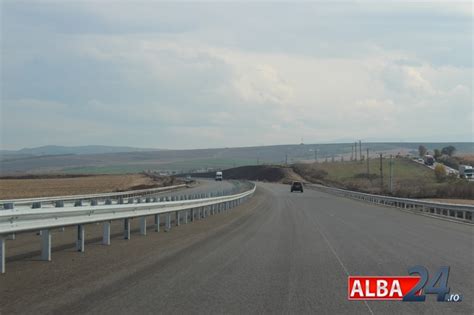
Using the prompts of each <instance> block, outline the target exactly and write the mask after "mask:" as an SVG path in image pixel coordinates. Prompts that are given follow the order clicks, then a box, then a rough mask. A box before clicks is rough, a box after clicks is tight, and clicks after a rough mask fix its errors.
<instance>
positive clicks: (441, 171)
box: [434, 164, 447, 182]
mask: <svg viewBox="0 0 474 315" xmlns="http://www.w3.org/2000/svg"><path fill="white" fill-rule="evenodd" d="M434 172H435V176H436V179H437V180H438V181H439V182H443V181H445V180H446V178H447V176H446V169H445V168H444V166H443V165H442V164H437V165H436V167H435V169H434Z"/></svg>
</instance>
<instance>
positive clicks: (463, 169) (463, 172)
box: [459, 165, 474, 179]
mask: <svg viewBox="0 0 474 315" xmlns="http://www.w3.org/2000/svg"><path fill="white" fill-rule="evenodd" d="M459 177H461V178H467V179H474V169H473V168H472V166H470V165H459Z"/></svg>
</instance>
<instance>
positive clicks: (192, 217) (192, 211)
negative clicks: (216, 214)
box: [191, 208, 194, 222]
mask: <svg viewBox="0 0 474 315" xmlns="http://www.w3.org/2000/svg"><path fill="white" fill-rule="evenodd" d="M191 222H194V208H192V209H191Z"/></svg>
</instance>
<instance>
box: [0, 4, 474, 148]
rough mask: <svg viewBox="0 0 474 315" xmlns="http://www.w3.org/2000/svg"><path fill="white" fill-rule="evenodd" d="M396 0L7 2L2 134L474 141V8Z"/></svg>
mask: <svg viewBox="0 0 474 315" xmlns="http://www.w3.org/2000/svg"><path fill="white" fill-rule="evenodd" d="M389 7H391V8H392V9H393V10H388V9H387V8H386V7H384V6H383V5H377V6H372V5H369V4H367V3H360V4H357V5H356V4H334V5H331V4H328V3H324V4H323V3H306V4H298V5H294V4H290V3H281V4H265V3H260V4H249V3H241V4H235V3H232V4H227V5H217V4H216V5H212V6H211V5H202V4H200V5H196V4H179V3H178V4H162V3H141V4H138V5H131V4H123V3H115V2H112V3H110V5H108V6H103V5H97V4H96V3H90V2H87V3H85V4H74V5H69V4H61V5H57V6H48V5H46V6H42V5H32V6H29V5H26V4H24V3H20V4H13V3H8V5H6V6H5V10H3V11H4V12H3V15H4V16H6V17H8V18H7V19H5V21H4V22H3V24H4V25H5V30H4V34H5V35H7V36H5V43H4V44H3V46H2V55H3V61H2V70H1V75H2V82H3V89H2V92H3V93H2V112H1V115H2V142H3V144H2V146H5V147H9V148H12V147H23V146H34V145H42V144H91V143H95V144H118V145H132V146H145V147H169V148H190V147H210V146H234V145H235V146H237V145H258V144H262V143H267V144H271V143H275V144H277V143H289V142H290V143H295V142H299V141H300V138H301V137H303V138H304V139H305V141H306V142H318V141H330V140H333V139H341V138H346V139H347V138H348V137H355V138H371V139H373V138H374V137H378V138H379V139H381V140H383V139H384V138H385V139H394V138H395V139H405V140H409V139H420V138H430V137H432V136H433V133H434V130H437V129H439V126H444V129H443V131H437V132H438V133H439V137H440V138H439V140H440V141H450V140H459V141H462V140H469V139H471V138H472V61H471V56H472V47H471V45H472V36H471V35H472V30H471V29H470V28H468V27H467V26H469V25H471V26H472V16H469V15H467V17H466V12H465V11H466V10H465V9H466V7H465V6H463V5H461V6H460V7H459V8H460V9H459V10H458V9H456V10H453V11H450V10H446V11H443V10H441V9H440V8H446V5H438V4H436V5H430V4H419V5H412V4H410V3H403V4H395V3H393V4H391V5H390V6H389ZM342 12H343V13H344V15H342ZM37 13H38V14H37ZM60 16H61V17H60ZM137 17H140V18H139V19H137ZM69 19H70V20H69ZM70 21H76V22H77V21H89V22H90V26H89V27H84V26H77V27H76V26H75V24H74V23H71V22H70ZM230 21H232V23H231V22H230ZM439 23H442V24H443V28H442V29H440V28H437V27H436V26H437V25H439ZM2 35H3V34H2ZM466 47H468V49H466ZM469 113H471V115H470V114H469ZM19 117H21V120H20V118H19ZM20 127H21V128H20ZM59 129H60V130H64V131H61V132H57V131H58V130H59ZM459 135H461V137H459ZM71 142H73V143H71Z"/></svg>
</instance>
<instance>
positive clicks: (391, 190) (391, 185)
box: [390, 154, 393, 193]
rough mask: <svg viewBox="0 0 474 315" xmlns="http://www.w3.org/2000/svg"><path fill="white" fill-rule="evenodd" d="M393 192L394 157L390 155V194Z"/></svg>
mask: <svg viewBox="0 0 474 315" xmlns="http://www.w3.org/2000/svg"><path fill="white" fill-rule="evenodd" d="M392 192H393V157H392V155H391V154H390V193H392Z"/></svg>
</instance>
